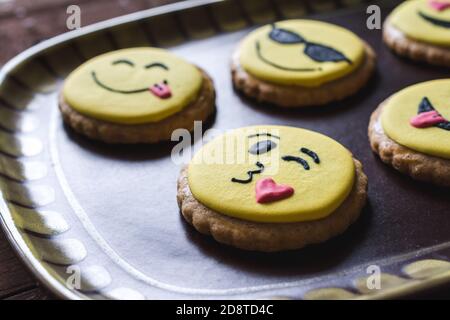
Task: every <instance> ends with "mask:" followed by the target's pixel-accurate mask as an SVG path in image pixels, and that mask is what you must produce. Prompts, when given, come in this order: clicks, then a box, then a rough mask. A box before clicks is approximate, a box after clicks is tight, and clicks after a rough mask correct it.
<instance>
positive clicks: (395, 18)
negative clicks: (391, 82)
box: [383, 0, 450, 67]
mask: <svg viewBox="0 0 450 320" xmlns="http://www.w3.org/2000/svg"><path fill="white" fill-rule="evenodd" d="M383 39H384V42H385V43H386V44H387V45H388V46H389V47H390V48H391V49H392V50H393V51H394V52H396V53H397V54H399V55H401V56H405V57H408V58H410V59H412V60H416V61H424V62H427V63H429V64H433V65H439V66H446V67H450V2H449V1H447V0H410V1H405V2H404V3H402V4H401V5H399V6H398V7H397V8H395V10H394V11H393V12H392V13H391V14H390V15H389V16H388V17H387V19H386V21H385V23H384V26H383Z"/></svg>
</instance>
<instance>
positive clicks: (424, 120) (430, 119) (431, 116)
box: [409, 110, 447, 128]
mask: <svg viewBox="0 0 450 320" xmlns="http://www.w3.org/2000/svg"><path fill="white" fill-rule="evenodd" d="M446 121H447V120H445V119H444V117H442V116H441V115H440V114H439V112H437V111H436V110H433V111H427V112H422V113H419V114H418V115H416V116H414V117H413V118H411V120H410V121H409V123H410V124H411V125H412V126H413V127H415V128H428V127H431V126H434V125H435V124H438V123H441V122H446Z"/></svg>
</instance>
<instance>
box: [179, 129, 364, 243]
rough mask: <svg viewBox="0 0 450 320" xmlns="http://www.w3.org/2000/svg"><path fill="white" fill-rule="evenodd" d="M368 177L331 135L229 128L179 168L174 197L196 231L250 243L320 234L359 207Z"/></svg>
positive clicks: (317, 238)
mask: <svg viewBox="0 0 450 320" xmlns="http://www.w3.org/2000/svg"><path fill="white" fill-rule="evenodd" d="M366 193H367V177H366V176H365V174H364V173H363V171H362V166H361V163H360V162H359V161H358V160H356V159H354V158H353V156H352V154H351V153H350V152H349V150H348V149H346V148H345V147H344V146H342V145H341V144H339V143H338V142H337V141H335V140H333V139H331V138H329V137H327V136H325V135H322V134H320V133H318V132H314V131H310V130H306V129H301V128H295V127H287V126H270V125H261V126H251V127H243V128H238V129H234V130H230V131H229V132H227V133H225V134H224V135H222V136H219V137H217V138H216V139H213V140H212V141H209V142H208V143H207V144H205V145H204V146H203V147H202V148H201V149H199V150H198V152H197V153H196V154H195V155H194V157H193V158H192V160H191V162H190V164H189V166H188V167H187V168H185V169H183V170H182V172H181V176H180V178H179V181H178V204H179V207H180V210H181V213H182V215H183V217H184V218H185V219H186V221H187V222H188V223H190V224H191V225H193V226H194V227H195V229H197V230H198V231H199V232H201V233H204V234H207V235H211V236H213V237H214V239H216V240H217V241H219V242H222V243H225V244H228V245H231V246H234V247H237V248H241V249H245V250H256V251H267V252H272V251H283V250H293V249H299V248H302V247H304V246H306V245H308V244H312V243H318V242H322V241H325V240H327V239H329V238H331V237H334V236H336V235H338V234H339V233H341V232H343V231H344V230H345V229H346V228H347V227H348V226H349V225H350V224H351V223H352V222H354V221H355V220H356V219H357V218H358V216H359V215H360V213H361V209H362V207H363V206H364V203H365V199H366Z"/></svg>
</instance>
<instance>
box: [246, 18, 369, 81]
mask: <svg viewBox="0 0 450 320" xmlns="http://www.w3.org/2000/svg"><path fill="white" fill-rule="evenodd" d="M239 54H240V64H241V66H242V67H243V68H244V69H245V70H246V71H247V72H248V73H250V74H252V75H253V76H255V77H257V78H258V79H262V80H265V81H268V82H271V83H276V84H282V85H300V86H305V87H317V86H320V85H322V84H324V83H326V82H329V81H332V80H335V79H338V78H341V77H343V76H345V75H347V74H349V73H351V72H352V71H353V70H355V68H357V67H358V66H359V65H360V64H361V62H362V61H363V59H364V55H365V48H364V44H363V42H362V41H361V40H360V39H359V38H358V36H356V35H355V34H354V33H352V32H351V31H349V30H347V29H344V28H342V27H339V26H336V25H333V24H329V23H325V22H320V21H313V20H287V21H281V22H277V23H276V24H272V25H266V26H264V27H261V28H258V29H256V30H255V31H253V32H252V33H250V34H249V35H248V36H247V37H246V38H245V39H244V40H243V43H242V45H241V47H240V53H239Z"/></svg>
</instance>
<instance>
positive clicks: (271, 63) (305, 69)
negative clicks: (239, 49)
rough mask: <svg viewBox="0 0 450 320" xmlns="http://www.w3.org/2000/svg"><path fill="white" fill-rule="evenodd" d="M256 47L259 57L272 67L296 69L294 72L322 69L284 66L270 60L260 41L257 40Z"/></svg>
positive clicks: (287, 69)
mask: <svg viewBox="0 0 450 320" xmlns="http://www.w3.org/2000/svg"><path fill="white" fill-rule="evenodd" d="M255 49H256V53H257V55H258V57H259V59H261V61H263V62H264V63H266V64H268V65H270V66H272V67H275V68H277V69H281V70H285V71H294V72H313V71H320V70H322V69H321V68H291V67H286V66H282V65H279V64H277V63H276V62H273V61H270V60H269V59H267V58H266V57H264V55H263V53H262V50H261V44H260V43H259V41H256V43H255Z"/></svg>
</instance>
